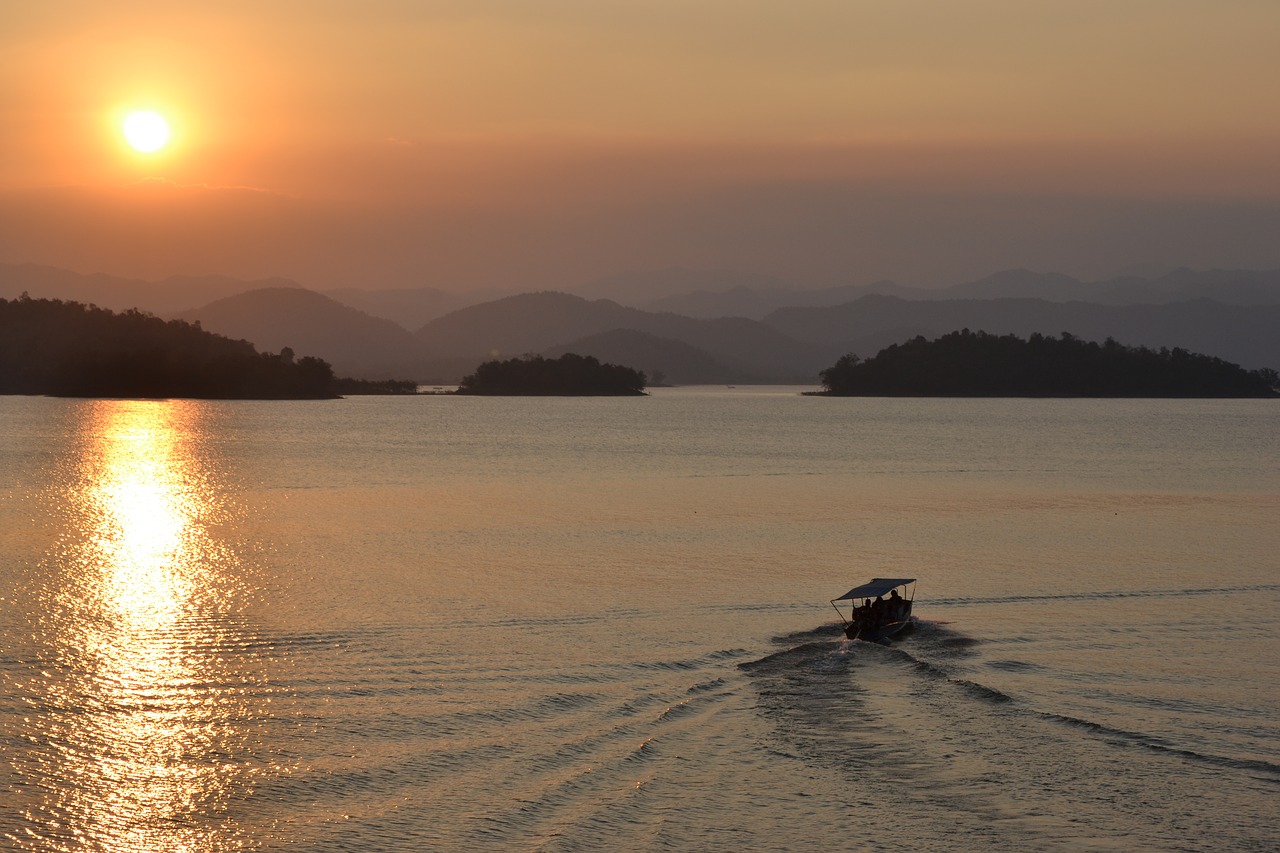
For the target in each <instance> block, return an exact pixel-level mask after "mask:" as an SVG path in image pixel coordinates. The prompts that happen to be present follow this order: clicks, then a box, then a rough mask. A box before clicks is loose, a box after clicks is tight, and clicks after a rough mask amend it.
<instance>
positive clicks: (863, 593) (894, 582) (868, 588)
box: [831, 578, 916, 602]
mask: <svg viewBox="0 0 1280 853" xmlns="http://www.w3.org/2000/svg"><path fill="white" fill-rule="evenodd" d="M915 582H916V579H915V578H872V579H871V580H869V581H868V582H867V583H864V584H862V585H861V586H855V587H854V588H853V589H851V590H849V591H848V592H846V593H845V594H844V595H842V596H840V597H839V598H833V599H831V600H832V601H833V602H835V601H852V600H855V599H859V598H875V597H876V596H878V595H884V594H885V593H887V592H889V591H891V590H895V589H897V588H898V587H900V586H906V585H907V584H909V583H915Z"/></svg>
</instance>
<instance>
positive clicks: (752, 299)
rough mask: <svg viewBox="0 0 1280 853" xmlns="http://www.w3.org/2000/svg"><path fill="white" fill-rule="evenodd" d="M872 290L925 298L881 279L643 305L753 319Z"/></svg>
mask: <svg viewBox="0 0 1280 853" xmlns="http://www.w3.org/2000/svg"><path fill="white" fill-rule="evenodd" d="M870 294H888V295H892V296H901V297H902V298H904V299H921V298H924V297H923V296H922V295H921V291H919V290H917V289H915V288H910V287H901V286H899V285H896V284H894V283H893V282H891V281H878V282H876V283H874V284H846V285H841V286H839V287H828V288H823V289H821V290H793V289H790V288H776V287H775V288H770V289H767V290H752V289H751V288H748V287H735V288H733V289H731V290H725V291H720V292H712V291H707V290H699V291H696V292H694V293H686V294H682V295H679V296H669V297H667V298H665V299H659V300H656V301H654V302H652V303H649V304H647V305H643V306H641V307H644V308H648V309H649V310H653V311H670V312H672V313H675V314H683V315H685V316H687V317H701V318H706V319H710V318H715V317H746V318H748V319H751V320H762V319H764V318H765V317H766V316H768V315H769V314H770V313H772V312H773V311H776V310H778V309H779V308H790V307H797V308H821V307H825V306H829V305H842V304H844V303H846V302H852V301H853V300H855V299H858V298H860V297H863V296H867V295H870Z"/></svg>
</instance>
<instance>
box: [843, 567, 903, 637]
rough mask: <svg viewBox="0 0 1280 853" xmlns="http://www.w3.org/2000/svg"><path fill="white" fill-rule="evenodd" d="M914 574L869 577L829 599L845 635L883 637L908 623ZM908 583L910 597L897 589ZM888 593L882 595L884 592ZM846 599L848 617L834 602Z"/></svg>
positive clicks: (894, 632)
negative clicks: (908, 576) (860, 583)
mask: <svg viewBox="0 0 1280 853" xmlns="http://www.w3.org/2000/svg"><path fill="white" fill-rule="evenodd" d="M915 582H916V579H915V578H872V579H871V580H870V581H868V582H867V583H864V584H862V585H860V586H855V587H854V588H853V589H851V590H849V591H848V592H846V593H845V594H844V595H842V596H840V597H839V598H833V599H831V606H832V607H834V608H835V609H836V613H839V614H840V621H841V622H843V623H844V633H845V636H846V637H848V638H849V639H850V640H870V641H871V642H879V641H880V640H887V639H888V638H889V637H892V636H893V635H894V634H896V633H898V632H899V631H901V630H902V629H903V628H906V627H907V626H908V625H910V624H911V604H912V602H913V601H915V597H916V589H915V586H914V584H915ZM908 586H910V587H911V589H910V597H908V598H904V597H903V596H902V595H900V594H899V593H898V590H899V589H903V590H904V591H906V590H905V588H906V587H908ZM886 594H887V595H888V597H887V598H886V597H885V595H886ZM838 601H847V602H849V609H850V613H849V618H848V619H846V618H845V615H844V611H843V610H841V609H840V605H839V604H837V603H836V602H838Z"/></svg>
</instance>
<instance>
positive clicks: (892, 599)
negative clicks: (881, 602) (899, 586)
mask: <svg viewBox="0 0 1280 853" xmlns="http://www.w3.org/2000/svg"><path fill="white" fill-rule="evenodd" d="M901 618H902V596H900V595H898V591H897V590H896V589H895V590H893V591H892V592H890V593H889V619H890V620H892V621H894V622H897V621H898V620H900V619H901Z"/></svg>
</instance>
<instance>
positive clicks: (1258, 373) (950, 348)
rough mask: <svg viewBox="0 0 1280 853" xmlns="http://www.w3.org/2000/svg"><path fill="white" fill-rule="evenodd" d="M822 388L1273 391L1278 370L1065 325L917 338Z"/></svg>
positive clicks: (841, 392)
mask: <svg viewBox="0 0 1280 853" xmlns="http://www.w3.org/2000/svg"><path fill="white" fill-rule="evenodd" d="M819 376H820V378H821V380H822V385H823V387H824V388H825V392H826V393H827V394H830V395H833V396H863V397H949V396H953V397H1276V396H1280V374H1277V372H1276V371H1275V370H1272V369H1270V368H1263V369H1260V370H1245V369H1244V368H1242V367H1240V366H1239V365H1236V364H1232V363H1230V362H1227V361H1223V360H1222V359H1220V358H1214V357H1212V356H1207V355H1200V354H1197V353H1192V352H1188V351H1186V350H1184V349H1181V348H1174V349H1172V350H1170V349H1161V350H1159V351H1156V350H1151V349H1148V348H1146V347H1129V346H1124V345H1122V344H1119V343H1117V342H1116V341H1115V340H1113V339H1111V338H1108V339H1107V341H1106V343H1103V344H1098V343H1096V342H1091V341H1083V340H1080V339H1079V338H1076V337H1074V336H1073V335H1070V334H1068V333H1066V332H1063V333H1062V336H1061V337H1060V338H1053V337H1046V336H1044V335H1040V334H1033V335H1032V336H1031V337H1030V339H1029V340H1023V339H1021V338H1019V337H1017V336H1015V335H992V334H988V333H986V332H971V331H969V330H968V329H964V330H962V331H959V332H952V333H950V334H948V335H943V336H942V337H940V338H938V339H937V340H934V341H928V340H925V338H924V337H916V338H914V339H912V340H910V341H907V342H906V343H903V344H894V345H893V346H890V347H886V348H885V349H883V350H881V351H880V352H879V353H878V354H877V355H876V356H875V357H874V358H870V359H866V360H861V359H859V358H858V357H857V356H856V355H853V354H852V353H850V354H849V355H846V356H843V357H842V358H840V359H839V360H838V361H837V362H836V363H835V364H834V365H833V366H831V367H829V368H827V369H826V370H823V371H821V373H820V374H819Z"/></svg>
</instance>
